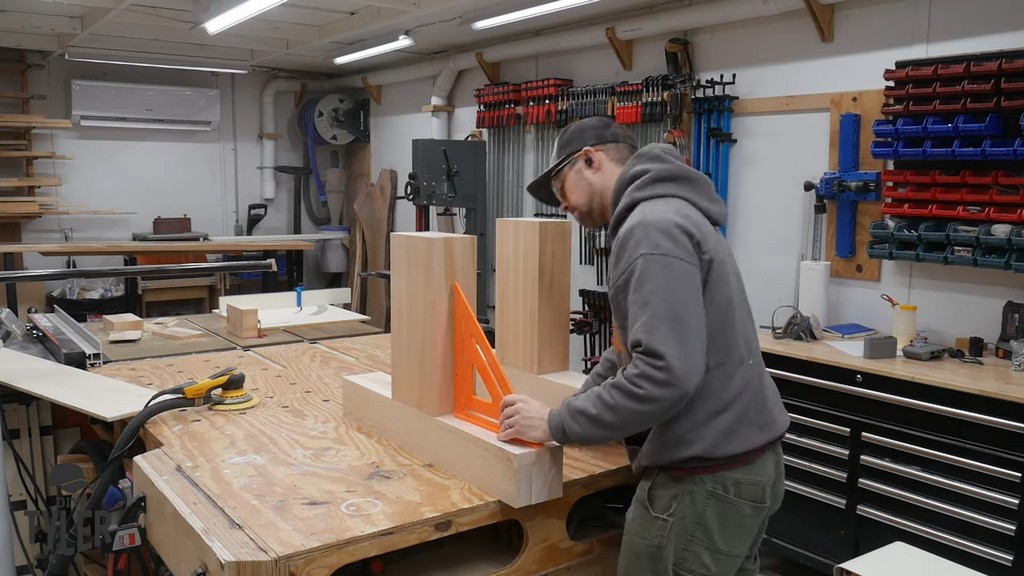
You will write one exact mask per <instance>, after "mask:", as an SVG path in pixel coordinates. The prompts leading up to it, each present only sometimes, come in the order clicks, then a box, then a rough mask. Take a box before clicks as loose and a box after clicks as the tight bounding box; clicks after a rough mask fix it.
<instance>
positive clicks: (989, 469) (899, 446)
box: [861, 433, 1020, 482]
mask: <svg viewBox="0 0 1024 576" xmlns="http://www.w3.org/2000/svg"><path fill="white" fill-rule="evenodd" d="M861 438H862V439H863V440H864V441H865V442H871V443H872V444H878V445H879V446H885V447H887V448H892V449H894V450H902V451H904V452H909V453H910V454H916V455H918V456H924V457H925V458H931V459H933V460H938V461H939V462H945V463H946V464H952V465H954V466H960V467H961V468H967V469H968V470H974V471H975V472H981V473H982V474H988V475H990V476H995V477H996V478H1003V479H1004V480H1010V481H1011V482H1020V474H1019V473H1017V472H1013V471H1012V470H1006V469H1004V468H999V467H997V466H990V465H988V464H982V463H981V462H975V461H974V460H968V459H967V458H961V457H959V456H953V455H952V454H946V453H945V452H938V451H936V450H929V449H927V448H921V447H920V446H914V445H913V444H907V443H905V442H899V441H897V440H890V439H889V438H884V437H882V436H875V435H874V434H867V433H865V434H862V435H861Z"/></svg>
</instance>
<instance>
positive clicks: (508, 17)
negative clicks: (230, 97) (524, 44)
mask: <svg viewBox="0 0 1024 576" xmlns="http://www.w3.org/2000/svg"><path fill="white" fill-rule="evenodd" d="M597 1H598V0H558V1H557V2H548V3H547V4H541V5H540V6H534V7H533V8H525V9H523V10H518V11H516V12H509V13H508V14H502V15H501V16H495V17H494V18H485V19H483V20H480V21H478V22H473V23H472V24H470V25H469V26H470V28H472V29H473V30H483V29H485V28H494V27H495V26H502V25H504V24H511V23H512V22H519V21H520V20H526V19H527V18H535V17H537V16H543V15H545V14H551V13H552V12H558V11H560V10H567V9H569V8H576V7H577V6H583V5H584V4H592V3H594V2H597Z"/></svg>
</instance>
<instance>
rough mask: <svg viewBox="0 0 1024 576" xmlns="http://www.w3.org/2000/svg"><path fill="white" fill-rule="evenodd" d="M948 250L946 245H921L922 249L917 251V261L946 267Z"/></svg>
mask: <svg viewBox="0 0 1024 576" xmlns="http://www.w3.org/2000/svg"><path fill="white" fill-rule="evenodd" d="M946 248H947V246H946V245H945V244H928V243H925V244H921V247H920V248H918V249H917V259H918V261H919V262H928V263H929V264H943V265H944V264H946Z"/></svg>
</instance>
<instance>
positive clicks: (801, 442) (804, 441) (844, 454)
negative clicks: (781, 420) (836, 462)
mask: <svg viewBox="0 0 1024 576" xmlns="http://www.w3.org/2000/svg"><path fill="white" fill-rule="evenodd" d="M783 441H784V442H789V443H790V444H793V445H796V446H803V447H804V448H810V449H811V450H815V451H817V452H823V453H825V454H830V455H832V456H835V457H836V458H842V459H844V460H845V459H847V458H849V457H850V451H849V450H846V449H844V448H840V447H838V446H833V445H831V444H826V443H824V442H818V441H817V440H811V439H810V438H804V437H803V436H799V435H797V434H791V433H789V432H786V436H785V437H784V438H783Z"/></svg>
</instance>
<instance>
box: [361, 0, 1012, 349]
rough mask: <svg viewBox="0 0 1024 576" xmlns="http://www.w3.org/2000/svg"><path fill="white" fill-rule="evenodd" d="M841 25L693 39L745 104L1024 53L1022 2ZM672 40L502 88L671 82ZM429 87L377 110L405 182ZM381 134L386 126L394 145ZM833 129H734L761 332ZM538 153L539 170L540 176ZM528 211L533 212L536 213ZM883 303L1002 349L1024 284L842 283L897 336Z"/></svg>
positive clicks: (855, 6)
mask: <svg viewBox="0 0 1024 576" xmlns="http://www.w3.org/2000/svg"><path fill="white" fill-rule="evenodd" d="M835 22H836V29H835V41H834V42H833V43H831V44H823V43H821V42H820V41H819V39H818V36H817V34H816V32H815V30H814V27H813V25H812V24H811V22H810V20H809V18H808V16H807V14H806V13H805V12H803V11H796V12H791V13H788V14H784V15H780V16H775V17H770V18H763V19H758V20H756V21H748V22H742V23H734V24H729V25H723V26H716V27H713V28H708V29H703V30H696V31H691V32H689V34H688V38H689V39H690V40H691V42H692V43H693V50H694V58H695V66H696V68H697V70H698V73H699V75H701V76H702V77H708V76H712V75H713V76H715V77H717V76H718V75H719V74H730V75H731V74H732V73H733V72H735V73H736V74H737V79H738V85H737V86H736V87H735V89H734V93H736V94H737V95H739V96H740V97H743V98H757V97H766V96H779V95H788V94H804V93H817V92H834V91H847V90H862V89H877V88H881V87H882V86H883V85H884V81H883V79H882V72H883V70H884V69H885V68H886V67H891V66H892V65H893V64H894V63H895V61H896V60H900V59H906V58H917V57H924V56H935V55H940V54H950V53H959V52H969V51H982V50H995V49H1008V48H1020V47H1024V11H1022V10H1020V3H1019V2H1018V1H1017V0H983V1H980V2H962V1H960V0H850V1H849V2H846V3H843V4H839V5H836V14H835ZM667 38H668V36H666V37H659V38H650V39H643V40H637V41H636V42H635V45H634V68H633V70H632V71H630V72H624V71H623V70H622V69H621V67H620V66H619V64H618V61H617V60H616V58H615V56H614V54H613V53H612V51H611V49H610V48H604V47H602V48H595V49H589V50H586V51H580V52H573V53H561V54H550V55H545V56H544V57H543V58H531V59H527V60H521V61H514V62H503V63H502V80H505V81H510V82H521V81H526V80H532V79H537V78H546V77H551V76H562V77H568V78H573V79H574V80H575V82H576V83H577V84H589V83H604V82H615V81H620V80H628V79H640V78H643V77H644V76H646V75H648V74H658V73H663V72H664V54H663V45H664V41H665V40H666V39H667ZM485 83H486V79H485V77H484V76H483V74H482V73H481V72H480V71H479V70H478V69H471V70H466V71H464V72H462V73H461V74H460V76H459V79H458V81H457V82H456V84H455V87H454V89H453V91H452V95H451V98H450V102H451V103H452V104H453V105H455V106H456V112H455V113H454V114H453V115H452V121H451V132H452V135H453V137H462V136H463V135H464V134H465V133H466V132H467V131H468V130H469V129H471V128H472V127H473V124H474V122H475V103H474V101H473V92H472V91H473V89H474V88H478V87H480V86H482V85H484V84H485ZM430 88H431V83H430V82H429V81H426V80H423V81H412V82H406V83H403V84H400V85H395V86H385V87H384V99H385V103H384V105H383V106H381V107H375V108H374V110H373V116H374V118H373V126H374V129H375V130H376V132H375V134H374V137H375V138H376V139H377V140H376V142H377V144H376V145H375V148H374V166H375V169H376V168H377V167H380V166H391V167H394V168H395V169H396V170H398V171H399V174H400V175H401V174H403V172H404V171H406V170H407V167H408V163H409V153H408V147H407V146H406V145H405V144H404V143H402V142H397V141H395V142H392V141H391V140H390V138H391V137H392V136H395V137H398V138H401V134H399V132H400V131H399V130H398V129H396V128H395V126H396V124H401V125H402V126H403V127H404V130H402V131H401V132H404V133H405V134H407V135H406V136H405V138H407V139H408V138H410V137H428V136H429V133H430V128H429V116H428V115H427V114H423V113H419V112H418V110H419V107H420V106H422V105H423V104H425V103H427V102H428V100H429V97H430ZM395 100H399V101H400V102H396V101H395ZM392 115H393V117H391V116H392ZM381 126H386V127H387V128H386V130H387V132H386V133H384V134H382V133H381ZM828 130H829V124H828V117H827V114H824V113H809V114H791V115H777V116H758V117H742V118H737V119H736V120H735V122H734V131H735V133H736V135H737V137H738V139H739V141H740V142H739V144H737V145H735V146H734V148H733V153H732V158H731V166H732V170H731V173H730V189H729V197H730V216H729V217H730V222H731V225H730V227H729V240H730V243H731V244H732V246H733V248H734V251H735V253H736V257H737V260H738V261H739V263H740V266H741V268H742V270H743V272H744V280H745V283H746V286H747V292H748V295H749V297H750V300H751V303H752V306H753V308H754V313H755V317H756V318H755V319H756V321H757V322H758V323H759V324H767V323H768V322H769V321H770V318H771V313H772V311H773V310H774V309H775V307H776V306H778V305H780V304H795V303H796V302H795V301H796V292H797V290H796V286H797V273H798V266H799V261H800V259H801V258H802V255H803V251H804V249H805V248H804V247H805V233H806V229H807V227H808V226H809V225H810V222H811V221H810V218H809V216H808V208H809V204H810V201H811V198H810V196H809V195H808V194H807V193H805V192H803V188H802V184H803V181H804V180H807V179H812V180H816V179H817V178H818V177H819V176H820V175H821V173H822V172H823V171H825V170H827V169H828V137H829V134H828ZM382 140H383V141H384V142H386V145H385V144H382V143H381V141H382ZM529 150H530V148H529V146H528V147H527V154H528V155H530V158H529V159H528V160H527V162H526V166H527V167H530V166H532V165H533V164H532V154H531V153H530V151H529ZM531 175H532V174H528V175H527V176H531ZM525 206H527V210H529V206H530V203H529V202H527V203H525ZM401 213H402V211H401V209H400V214H401ZM407 214H411V211H409V212H407ZM411 222H412V221H411V216H406V217H402V218H400V219H398V220H396V224H397V225H398V226H403V229H410V228H411ZM575 241H576V238H575V234H574V242H575ZM769 242H770V243H769ZM575 261H576V247H575V244H574V247H573V268H574V269H573V293H574V295H575V293H576V292H577V290H578V289H579V288H589V287H593V286H594V284H595V282H594V272H593V269H592V268H590V267H580V266H578V265H576V264H575ZM882 292H887V293H889V294H892V295H893V296H894V297H896V298H898V299H901V300H903V301H907V302H910V303H914V304H917V305H918V306H919V307H920V309H919V312H918V318H919V324H921V325H927V326H928V327H929V328H930V329H931V335H932V338H933V339H939V340H943V341H948V342H951V341H952V340H953V338H955V337H957V336H969V335H981V336H984V337H985V338H986V339H989V340H994V339H995V338H996V337H997V335H998V329H999V318H1000V312H1001V308H1002V305H1003V303H1004V302H1005V301H1006V300H1008V299H1014V300H1022V299H1024V282H1022V279H1021V278H1020V277H1019V276H1016V275H1014V274H1013V273H1011V272H995V271H987V270H979V269H962V268H955V267H941V266H935V265H926V264H911V263H902V262H900V263H896V262H883V263H882V279H881V281H880V282H861V281H854V280H842V279H835V280H833V281H832V282H831V285H830V295H829V302H830V320H831V321H834V322H842V321H859V322H862V323H865V324H870V325H874V326H877V327H879V328H880V329H883V330H888V328H889V327H890V326H891V324H892V320H891V316H890V314H891V311H890V309H889V307H888V306H887V305H885V304H884V303H883V302H882V301H881V300H880V299H879V294H880V293H882ZM574 300H575V296H574ZM576 304H578V302H575V303H574V305H576ZM581 355H582V348H581V343H580V339H579V338H575V339H574V340H573V349H572V351H571V356H572V358H573V360H574V365H573V367H574V368H575V369H579V368H581V367H582V365H581V364H580V363H579V362H578V361H576V359H578V358H579V357H580V356H581Z"/></svg>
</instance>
